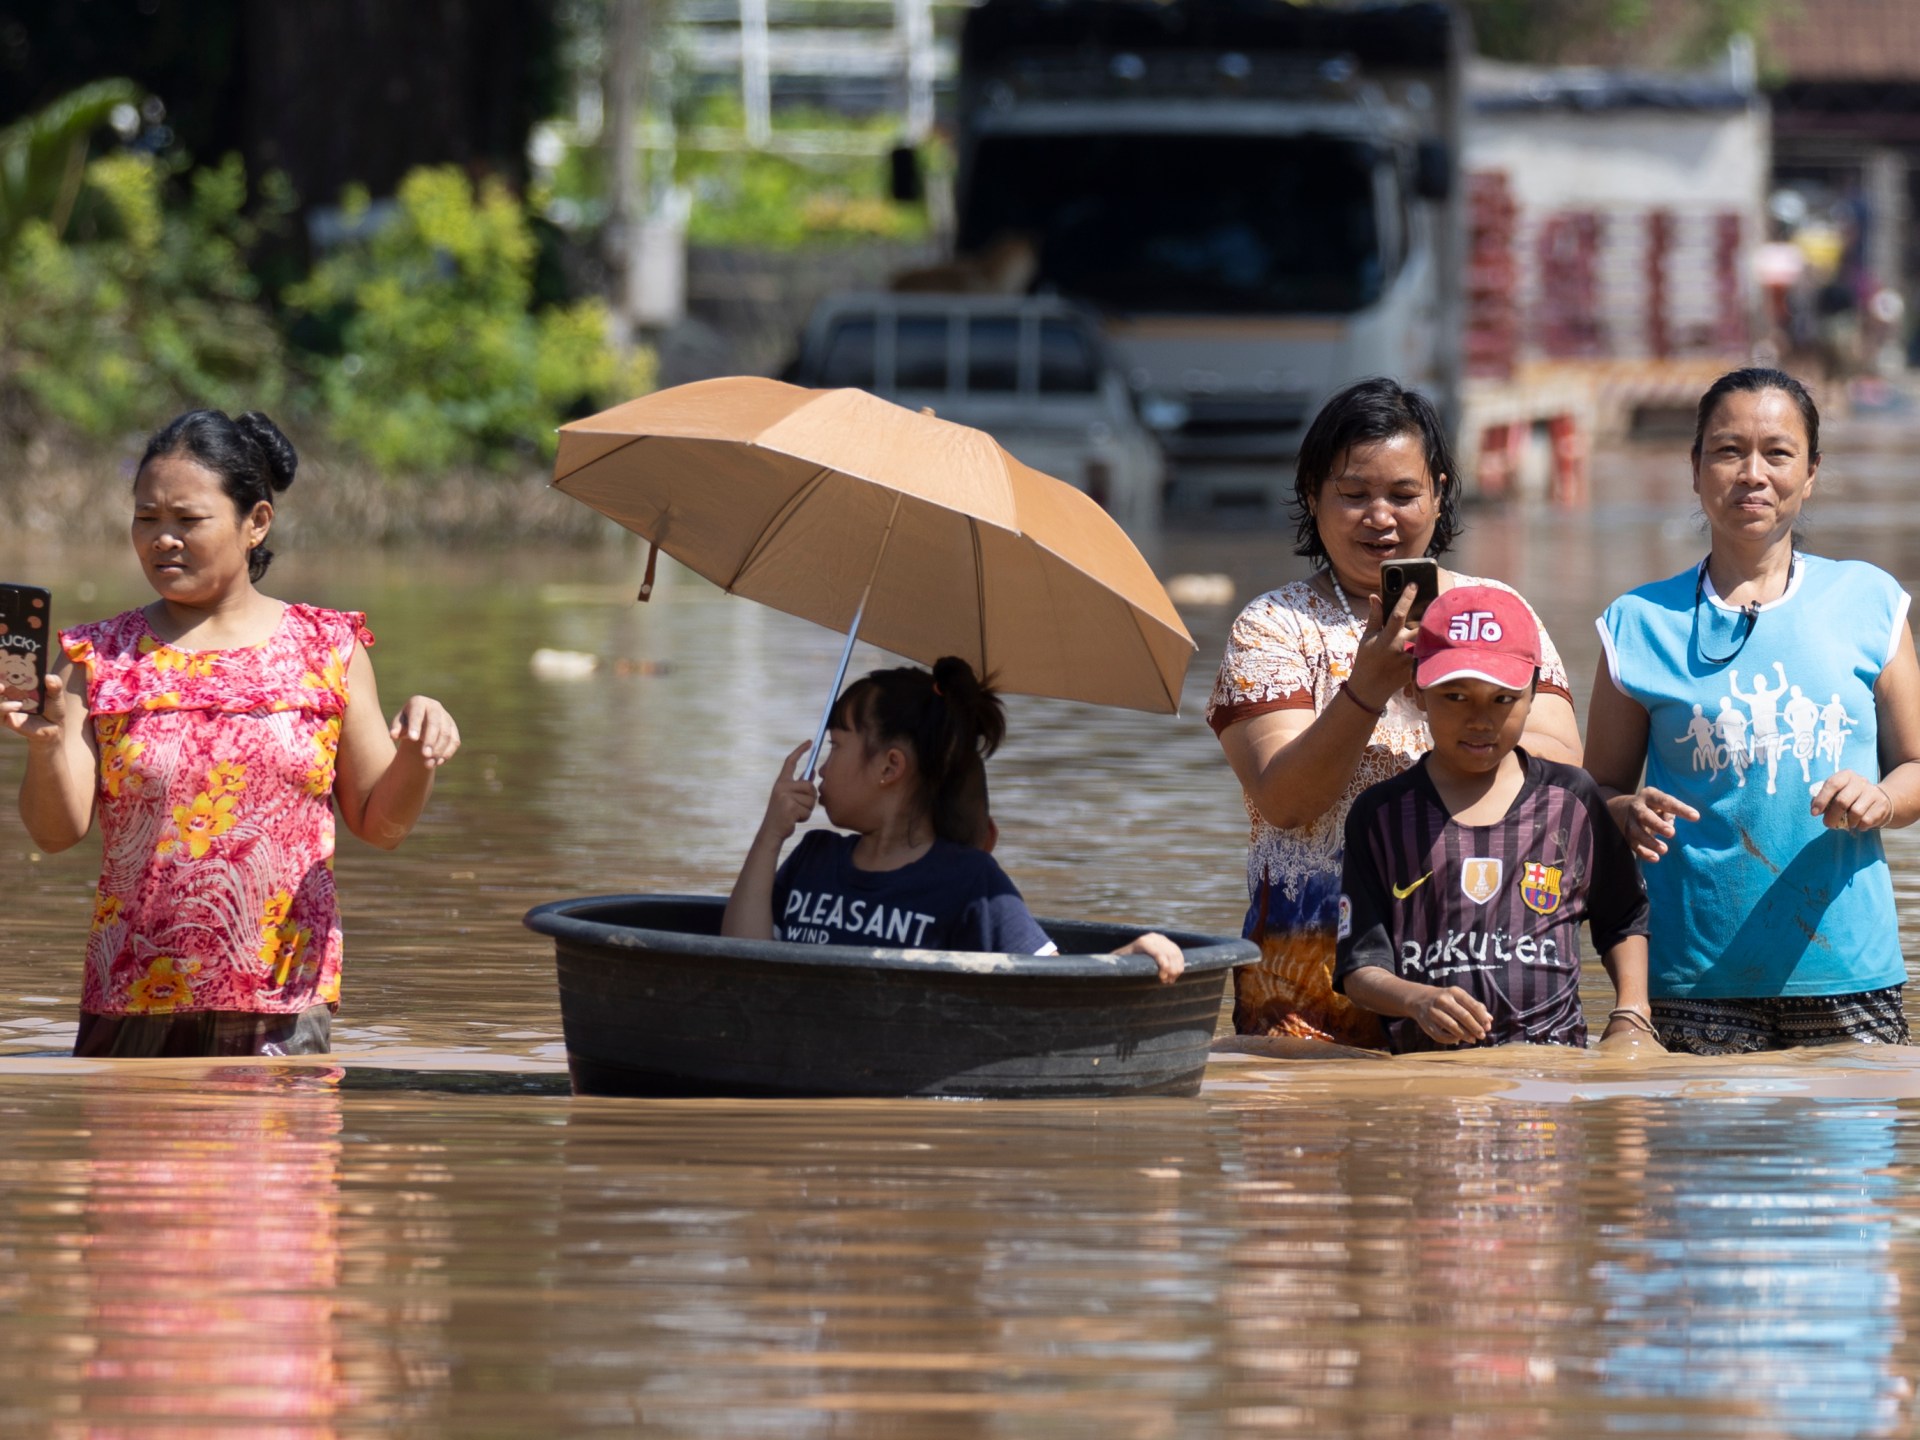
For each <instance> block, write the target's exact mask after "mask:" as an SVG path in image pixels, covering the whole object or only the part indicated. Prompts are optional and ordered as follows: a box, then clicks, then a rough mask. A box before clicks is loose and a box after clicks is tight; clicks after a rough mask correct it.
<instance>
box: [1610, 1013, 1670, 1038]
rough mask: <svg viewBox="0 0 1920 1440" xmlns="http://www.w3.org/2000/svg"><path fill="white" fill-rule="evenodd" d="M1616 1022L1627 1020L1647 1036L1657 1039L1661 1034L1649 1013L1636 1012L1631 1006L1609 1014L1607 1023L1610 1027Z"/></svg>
mask: <svg viewBox="0 0 1920 1440" xmlns="http://www.w3.org/2000/svg"><path fill="white" fill-rule="evenodd" d="M1616 1020H1625V1021H1627V1022H1629V1023H1630V1024H1631V1025H1632V1026H1633V1028H1634V1029H1636V1030H1642V1031H1645V1032H1646V1033H1647V1034H1649V1035H1652V1036H1655V1037H1656V1038H1657V1037H1658V1036H1659V1034H1660V1032H1659V1030H1657V1029H1656V1028H1655V1027H1654V1023H1653V1020H1652V1018H1651V1017H1650V1016H1649V1015H1648V1014H1647V1012H1646V1011H1644V1010H1636V1009H1635V1008H1634V1007H1633V1006H1631V1005H1621V1006H1619V1007H1617V1008H1615V1009H1612V1010H1609V1011H1608V1012H1607V1023H1608V1024H1609V1025H1611V1024H1612V1023H1613V1022H1614V1021H1616Z"/></svg>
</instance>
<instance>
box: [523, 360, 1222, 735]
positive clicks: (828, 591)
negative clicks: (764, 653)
mask: <svg viewBox="0 0 1920 1440" xmlns="http://www.w3.org/2000/svg"><path fill="white" fill-rule="evenodd" d="M553 483H554V485H555V486H556V487H557V488H559V489H561V490H563V491H565V492H566V493H567V494H569V495H571V496H573V497H574V498H575V499H576V500H580V501H582V502H584V503H585V504H587V505H590V506H592V507H593V508H594V509H596V510H598V511H600V512H601V513H602V514H603V515H606V516H608V517H610V518H611V519H614V520H617V521H619V522H620V523H621V524H622V525H624V526H626V527H627V529H629V530H632V531H634V532H636V533H637V534H640V535H643V536H645V537H646V538H647V539H649V540H652V541H654V542H655V543H656V544H657V545H658V546H659V547H660V548H661V549H662V550H665V551H666V552H667V553H668V554H669V555H671V556H673V557H674V559H676V560H678V561H680V562H681V563H682V564H683V565H686V566H688V567H689V568H691V569H693V570H695V571H698V572H699V573H700V574H701V575H704V576H705V577H706V578H707V579H709V580H711V581H713V582H714V583H715V584H716V585H719V586H721V587H722V588H723V589H725V590H726V591H728V592H729V593H730V594H734V595H742V596H745V597H746V598H748V599H750V600H757V601H759V602H760V603H761V604H763V605H770V606H772V607H773V608H774V609H776V610H784V611H786V612H787V613H788V614H789V615H798V616H801V617H802V618H804V619H807V620H812V621H815V622H817V623H818V624H821V625H825V626H827V627H829V628H830V629H834V630H838V631H842V632H847V633H851V631H852V630H853V627H854V624H855V620H856V617H858V621H859V624H858V633H859V636H860V638H861V639H863V640H867V641H869V642H870V643H872V644H874V645H878V646H880V647H881V648H882V649H885V650H891V651H893V652H894V653H895V654H897V655H904V656H906V657H907V658H908V659H911V660H918V661H921V662H923V663H927V664H931V663H932V662H933V661H934V660H937V659H939V658H940V657H941V656H943V655H959V656H961V657H963V658H964V659H966V660H967V661H968V662H969V663H971V664H972V666H973V667H974V670H975V671H976V672H977V673H979V674H980V675H983V676H987V675H991V676H992V677H993V681H994V684H995V685H996V686H997V687H998V688H999V689H1001V690H1005V691H1009V692H1013V693H1017V694H1023V695H1050V696H1055V697H1057V698H1059V699H1064V700H1085V701H1090V702H1092V703H1094V704H1098V705H1119V706H1125V707H1128V708H1131V709H1136V710H1155V711H1166V712H1173V711H1175V710H1177V709H1178V708H1179V703H1180V682H1181V679H1182V677H1183V676H1184V675H1185V673H1186V667H1187V661H1188V660H1189V659H1190V658H1191V657H1192V654H1193V651H1194V644H1193V638H1192V636H1190V635H1189V634H1188V633H1187V629H1186V627H1185V626H1184V625H1182V624H1181V623H1180V616H1179V614H1178V613H1177V612H1176V611H1175V609H1174V607H1173V602H1172V601H1171V600H1169V599H1168V598H1167V594H1166V591H1165V590H1163V589H1161V587H1160V582H1159V581H1158V580H1157V579H1155V578H1154V574H1153V571H1152V569H1151V568H1149V566H1148V565H1147V562H1146V560H1145V559H1143V558H1142V557H1141V554H1140V552H1139V551H1138V550H1137V549H1135V548H1134V545H1133V542H1132V541H1131V540H1129V539H1128V538H1127V536H1126V533H1125V532H1124V531H1123V530H1121V528H1120V527H1119V526H1118V525H1117V524H1116V523H1114V521H1113V519H1112V517H1110V516H1109V515H1108V514H1107V513H1106V512H1105V511H1104V510H1102V509H1101V508H1100V506H1099V505H1098V504H1096V503H1095V502H1094V501H1093V500H1091V499H1089V498H1088V497H1087V496H1086V495H1083V494H1082V493H1081V492H1080V491H1078V490H1075V489H1074V488H1073V487H1072V486H1070V485H1067V484H1065V483H1064V482H1062V481H1059V480H1055V479H1053V478H1052V477H1051V476H1047V475H1043V474H1041V473H1040V472H1039V471H1037V470H1031V469H1029V468H1028V467H1027V466H1025V465H1022V464H1021V463H1020V462H1019V461H1018V460H1016V459H1014V458H1013V457H1012V456H1011V455H1009V454H1008V453H1007V452H1006V451H1005V450H1003V449H1001V448H1000V446H999V445H998V444H996V443H995V442H994V440H993V438H992V437H991V436H989V435H986V434H984V433H983V432H981V431H979V430H974V429H970V428H969V427H967V426H964V425H955V424H953V423H951V422H950V421H946V420H940V419H937V418H936V417H934V416H933V415H932V414H929V413H915V412H914V411H911V410H908V409H905V408H903V407H902V406H899V405H894V404H891V403H890V402H888V401H885V400H881V399H879V398H877V397H875V396H873V395H869V394H867V393H866V392H865V391H863V390H806V389H802V388H801V387H799V386H797V385H787V384H783V383H781V382H780V381H778V380H763V379H759V378H753V377H740V378H731V379H723V380H702V381H697V382H695V383H693V384H690V385H679V386H675V387H674V388H672V389H670V390H661V391H658V392H656V393H654V394H652V395H646V396H642V397H641V398H640V399H638V400H631V401H628V402H627V403H626V404H624V405H617V406H615V407H614V408H613V409H611V410H604V411H602V412H601V413H600V414H598V415H593V416H589V417H588V418H587V419H584V420H576V421H574V422H573V423H571V424H569V425H566V426H563V427H562V428H561V431H560V453H559V457H558V459H557V460H556V462H555V464H554V482H553ZM863 602H864V604H863Z"/></svg>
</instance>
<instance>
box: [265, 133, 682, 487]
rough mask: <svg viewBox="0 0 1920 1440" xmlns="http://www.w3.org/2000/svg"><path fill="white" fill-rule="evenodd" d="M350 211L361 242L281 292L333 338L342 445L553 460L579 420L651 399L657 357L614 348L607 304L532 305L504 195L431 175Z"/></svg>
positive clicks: (326, 379)
mask: <svg viewBox="0 0 1920 1440" xmlns="http://www.w3.org/2000/svg"><path fill="white" fill-rule="evenodd" d="M344 208H345V212H346V216H347V219H348V221H349V223H350V224H357V225H358V226H359V227H360V228H361V229H362V231H363V235H362V238H360V239H358V240H356V241H354V242H351V243H349V244H347V245H345V246H343V247H341V248H340V249H339V250H338V251H336V252H335V253H334V254H332V255H330V256H328V257H327V258H326V259H324V260H323V261H321V263H320V264H319V265H318V266H316V267H315V269H314V271H313V273H312V275H311V276H309V277H308V279H307V280H305V281H304V282H302V283H301V284H299V285H297V286H295V287H294V288H293V289H292V290H290V291H289V292H288V296H287V299H288V303H289V304H290V305H291V306H292V308H293V309H294V310H295V311H296V312H299V313H302V314H305V315H307V316H309V317H312V318H313V319H314V320H315V321H317V322H319V324H320V326H321V327H322V328H325V329H330V330H333V331H335V332H336V333H337V334H338V336H339V343H338V347H337V353H333V354H328V355H323V356H318V357H316V358H315V362H314V363H315V369H316V372H317V380H318V396H319V401H320V407H321V410H322V412H323V414H324V416H325V420H326V424H327V427H328V429H329V431H330V432H331V433H332V435H333V436H334V438H335V439H336V440H337V441H338V442H339V443H340V444H342V445H345V446H348V447H351V448H353V449H355V450H358V451H359V452H361V453H362V454H364V455H366V456H367V457H368V458H370V459H371V460H373V461H374V462H375V463H376V464H379V465H381V466H383V467H389V468H396V469H402V468H411V469H422V470H439V469H445V468H447V467H449V466H453V465H460V464H475V463H480V464H486V463H498V462H500V461H503V460H505V459H508V458H511V457H512V456H514V455H516V454H528V453H533V452H536V451H537V452H538V453H541V454H551V453H552V450H553V443H554V442H553V431H554V429H555V427H556V426H557V425H558V424H559V423H560V422H561V421H562V420H564V419H566V418H567V417H568V416H569V415H570V414H575V413H580V412H582V411H584V410H588V409H592V408H597V407H599V406H603V405H606V404H609V403H612V402H613V401H615V400H620V399H626V398H629V397H631V396H633V395H635V394H639V393H641V392H643V391H645V390H646V389H648V388H649V387H650V385H651V382H652V374H653V369H652V363H651V358H652V357H651V356H650V355H648V354H646V353H644V352H637V353H635V354H633V355H632V356H629V357H625V358H623V357H622V356H621V355H620V354H619V353H618V352H617V351H616V350H615V348H614V346H613V345H612V344H611V343H610V341H609V336H610V334H611V327H610V322H609V316H608V313H607V310H606V307H605V306H604V305H603V304H602V303H601V302H600V301H598V300H583V301H580V302H578V303H575V304H572V305H557V306H551V307H548V308H547V309H544V310H540V311H537V312H535V311H533V310H531V309H530V306H531V303H532V298H533V271H534V262H535V242H534V237H533V234H532V231H531V229H530V228H529V225H528V221H527V215H526V211H525V209H524V207H523V206H522V205H521V203H520V201H519V200H518V199H517V198H516V197H515V196H514V195H513V194H512V192H511V191H510V190H508V188H507V187H506V186H505V185H504V184H502V183H500V182H498V181H494V180H487V181H483V182H481V184H480V185H479V186H478V188H477V189H476V187H475V186H474V185H472V184H471V183H469V181H468V180H467V178H466V176H465V175H464V174H463V173H462V172H461V171H460V170H459V169H458V168H457V167H454V166H443V167H437V168H423V169H419V170H415V171H413V172H411V173H410V174H409V175H408V176H407V177H406V178H405V180H403V181H402V182H401V185H400V190H399V194H398V196H397V198H396V200H395V202H394V204H393V207H392V210H391V213H389V214H387V215H385V216H384V217H383V216H380V215H378V214H377V213H375V212H374V211H373V210H372V208H371V206H370V203H369V200H368V197H367V195H366V194H365V192H364V191H350V192H349V193H348V194H347V196H346V197H345V207H344Z"/></svg>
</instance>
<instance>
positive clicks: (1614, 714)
mask: <svg viewBox="0 0 1920 1440" xmlns="http://www.w3.org/2000/svg"><path fill="white" fill-rule="evenodd" d="M1649 730H1650V722H1649V720H1648V717H1647V712H1646V708H1645V707H1644V706H1642V705H1641V704H1640V702H1639V701H1637V700H1635V699H1634V698H1633V697H1632V696H1630V695H1626V694H1623V693H1622V692H1621V690H1620V687H1619V686H1618V685H1615V684H1614V683H1613V674H1612V672H1611V671H1609V670H1608V669H1607V661H1606V657H1605V656H1602V657H1601V659H1600V667H1599V670H1598V672H1597V673H1596V674H1595V675H1594V677H1593V699H1592V701H1591V702H1590V703H1589V705H1588V707H1587V763H1586V770H1587V773H1588V774H1589V775H1591V776H1593V779H1594V783H1595V784H1597V785H1598V786H1599V787H1600V793H1601V795H1602V796H1603V797H1604V798H1605V800H1606V802H1607V814H1608V815H1609V816H1611V817H1612V819H1613V823H1614V827H1615V828H1616V829H1618V830H1619V832H1620V833H1621V834H1622V835H1624V836H1625V837H1626V840H1627V845H1628V847H1629V848H1631V849H1632V851H1633V853H1634V856H1635V857H1636V858H1637V859H1639V860H1642V861H1645V862H1646V863H1647V864H1649V865H1651V864H1654V863H1656V862H1657V861H1658V860H1659V859H1660V857H1661V856H1662V855H1665V854H1666V853H1667V844H1668V842H1669V841H1671V840H1672V839H1673V838H1674V836H1675V835H1676V834H1677V833H1678V831H1677V828H1676V827H1675V825H1674V820H1675V818H1676V817H1677V818H1680V819H1685V820H1698V819H1699V818H1700V812H1699V811H1697V810H1695V809H1694V808H1693V807H1692V806H1691V805H1688V804H1686V803H1684V802H1682V801H1680V800H1676V799H1675V798H1674V797H1673V796H1671V795H1669V794H1667V793H1666V792H1665V791H1663V790H1656V789H1655V788H1654V787H1653V786H1651V785H1648V786H1646V787H1645V788H1641V786H1640V775H1641V772H1642V771H1643V770H1645V769H1646V765H1647V736H1648V733H1649Z"/></svg>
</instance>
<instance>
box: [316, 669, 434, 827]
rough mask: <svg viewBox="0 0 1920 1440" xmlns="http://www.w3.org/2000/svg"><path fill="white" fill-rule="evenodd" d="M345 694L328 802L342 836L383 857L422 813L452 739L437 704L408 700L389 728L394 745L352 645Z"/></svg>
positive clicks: (421, 699) (368, 676)
mask: <svg viewBox="0 0 1920 1440" xmlns="http://www.w3.org/2000/svg"><path fill="white" fill-rule="evenodd" d="M347 694H348V695H349V697H351V698H350V699H349V701H348V703H347V710H346V715H345V717H344V719H343V720H342V722H341V727H340V755H339V761H338V767H337V771H336V774H335V779H334V792H333V793H334V799H335V800H336V801H337V802H338V803H339V806H340V818H341V819H342V820H343V821H345V822H346V826H347V828H348V829H349V830H351V831H352V832H353V833H354V834H355V835H357V836H359V837H360V838H361V839H362V840H364V841H366V842H367V843H368V844H369V845H374V846H377V847H378V848H380V849H382V850H391V849H393V848H394V847H395V846H397V845H399V843H400V842H401V841H402V840H404V839H406V838H407V836H408V835H409V834H410V833H411V832H412V830H413V827H414V823H415V822H416V821H418V820H419V818H420V812H421V811H422V810H424V809H425V808H426V804H427V797H428V796H429V795H431V794H432V793H433V772H434V771H435V770H436V769H437V768H439V766H440V765H441V764H442V763H444V762H445V761H446V760H448V759H450V758H452V755H453V752H454V750H456V749H458V748H459V744H460V739H459V732H458V731H457V730H453V729H452V724H453V722H452V720H451V718H450V717H448V716H447V714H446V711H445V710H444V709H443V708H442V707H440V705H439V703H438V702H437V701H432V700H427V699H426V698H425V697H423V696H415V697H413V699H411V700H409V701H408V702H407V704H406V706H405V707H404V708H403V709H402V711H401V713H400V716H399V717H398V718H397V719H396V720H395V722H394V724H395V726H397V727H399V728H400V730H401V734H400V735H399V737H398V739H397V741H396V737H395V736H394V734H393V730H392V728H391V727H389V726H388V725H387V724H386V723H385V720H384V718H383V716H382V714H381V710H380V692H379V688H378V686H376V685H375V683H374V678H373V661H372V660H371V659H370V658H369V657H368V655H367V652H366V648H365V647H364V646H362V645H360V644H358V643H357V642H356V643H355V645H354V647H353V658H352V660H350V661H349V662H348V664H347ZM442 722H444V723H442Z"/></svg>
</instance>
